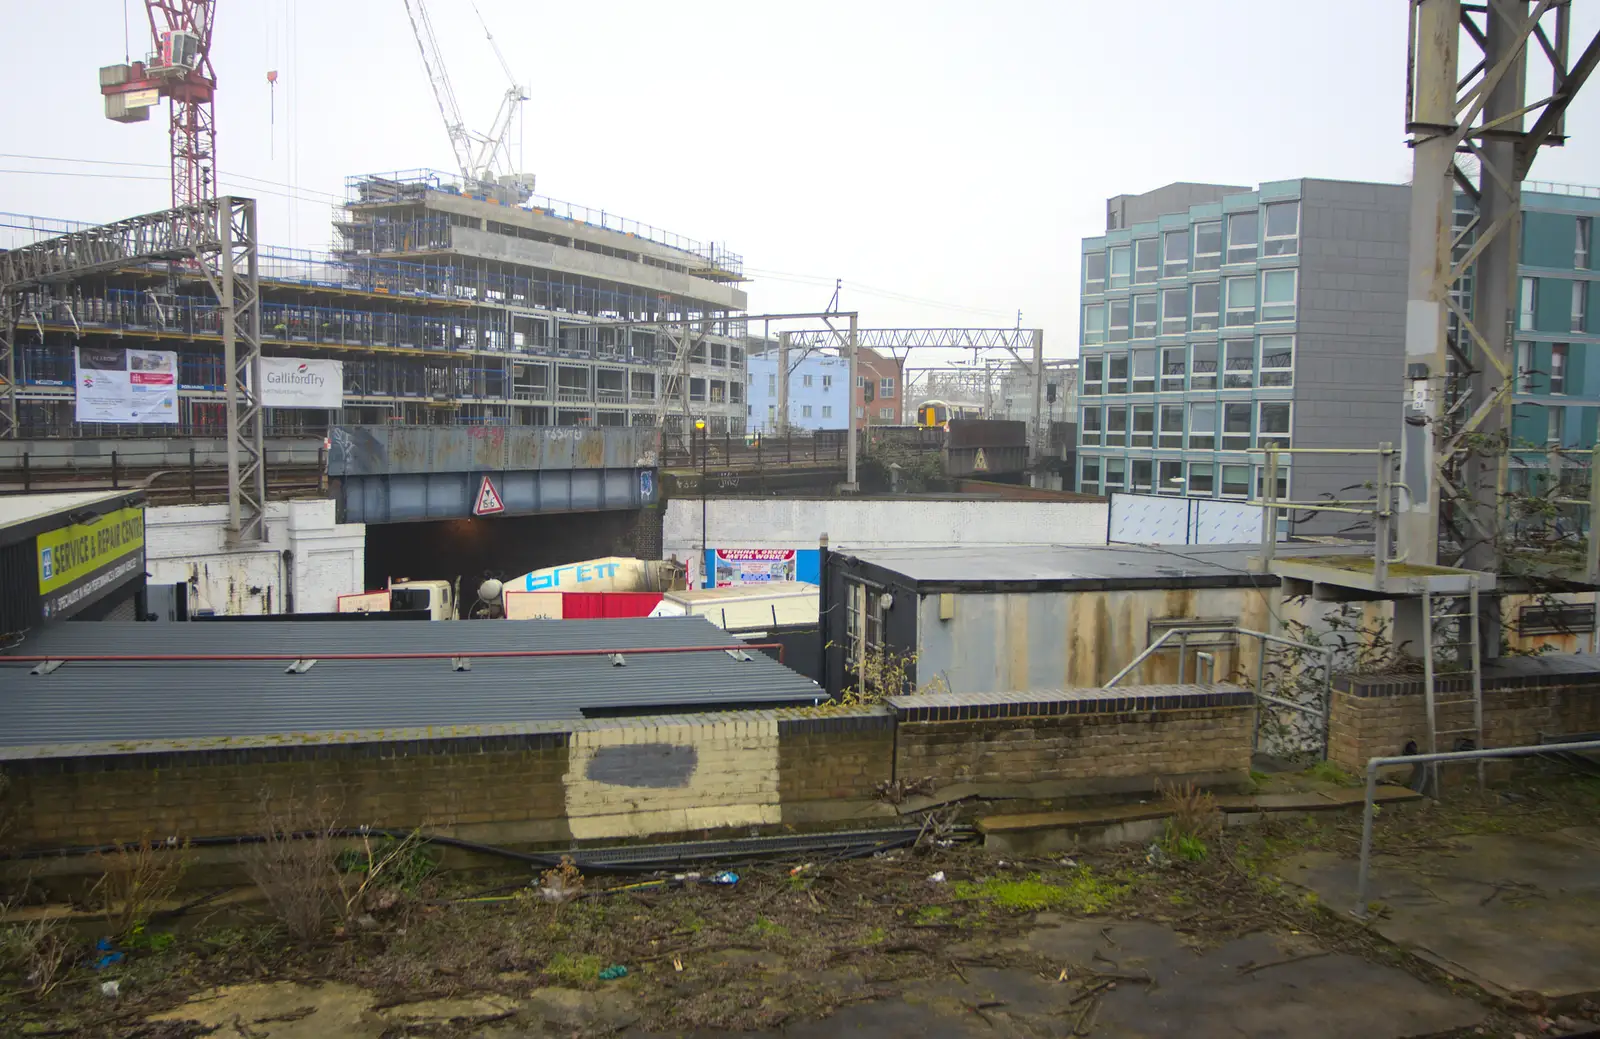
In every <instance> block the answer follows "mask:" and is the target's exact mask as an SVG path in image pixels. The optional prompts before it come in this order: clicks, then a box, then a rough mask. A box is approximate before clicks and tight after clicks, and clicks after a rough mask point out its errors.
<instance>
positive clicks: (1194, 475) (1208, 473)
mask: <svg viewBox="0 0 1600 1039" xmlns="http://www.w3.org/2000/svg"><path fill="white" fill-rule="evenodd" d="M1187 476H1188V478H1187V479H1186V480H1184V482H1183V492H1184V494H1185V495H1188V496H1190V497H1195V498H1202V497H1204V498H1215V497H1216V496H1217V463H1215V462H1190V463H1189V472H1188V474H1187ZM1201 476H1204V483H1205V487H1204V488H1203V489H1199V490H1197V489H1196V485H1197V484H1199V483H1200V482H1201V481H1200V479H1198V478H1199V477H1201Z"/></svg>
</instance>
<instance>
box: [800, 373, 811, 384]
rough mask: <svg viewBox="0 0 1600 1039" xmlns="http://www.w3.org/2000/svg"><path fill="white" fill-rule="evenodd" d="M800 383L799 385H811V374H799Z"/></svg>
mask: <svg viewBox="0 0 1600 1039" xmlns="http://www.w3.org/2000/svg"><path fill="white" fill-rule="evenodd" d="M800 385H801V386H805V387H809V386H810V385H811V376H809V375H802V376H800Z"/></svg>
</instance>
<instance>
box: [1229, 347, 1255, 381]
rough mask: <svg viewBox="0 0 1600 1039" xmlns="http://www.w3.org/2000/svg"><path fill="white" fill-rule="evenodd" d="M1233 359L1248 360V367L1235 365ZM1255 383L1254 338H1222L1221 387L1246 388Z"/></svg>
mask: <svg viewBox="0 0 1600 1039" xmlns="http://www.w3.org/2000/svg"><path fill="white" fill-rule="evenodd" d="M1235 359H1243V360H1246V361H1248V362H1249V365H1250V366H1249V368H1242V367H1238V366H1236V365H1235V364H1234V363H1233V362H1234V360H1235ZM1255 384H1256V341H1255V340H1254V339H1224V340H1223V341H1222V388H1223V389H1224V390H1248V389H1253V388H1254V387H1255Z"/></svg>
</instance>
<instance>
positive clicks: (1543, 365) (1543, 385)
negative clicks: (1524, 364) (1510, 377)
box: [1527, 343, 1550, 393]
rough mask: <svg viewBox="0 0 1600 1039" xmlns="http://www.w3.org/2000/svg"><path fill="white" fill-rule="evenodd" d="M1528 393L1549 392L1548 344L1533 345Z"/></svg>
mask: <svg viewBox="0 0 1600 1039" xmlns="http://www.w3.org/2000/svg"><path fill="white" fill-rule="evenodd" d="M1527 392H1529V393H1549V392H1550V344H1549V343H1534V344H1533V372H1532V373H1531V374H1530V375H1529V376H1528V391H1527Z"/></svg>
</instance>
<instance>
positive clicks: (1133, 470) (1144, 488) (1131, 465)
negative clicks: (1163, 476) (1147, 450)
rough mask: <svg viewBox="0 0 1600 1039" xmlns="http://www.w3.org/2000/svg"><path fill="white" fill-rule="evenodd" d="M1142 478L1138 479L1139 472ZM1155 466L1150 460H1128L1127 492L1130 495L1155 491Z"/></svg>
mask: <svg viewBox="0 0 1600 1039" xmlns="http://www.w3.org/2000/svg"><path fill="white" fill-rule="evenodd" d="M1141 470H1143V473H1144V476H1143V478H1142V479H1141V478H1140V471H1141ZM1155 479H1156V465H1155V460H1154V459H1152V458H1138V457H1133V458H1129V459H1128V491H1129V493H1131V494H1149V493H1150V492H1151V491H1152V490H1154V489H1155Z"/></svg>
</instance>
